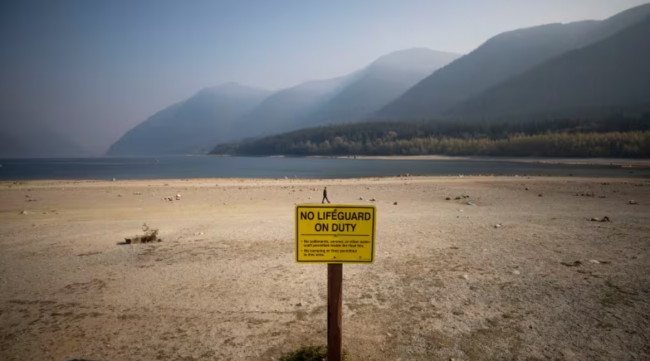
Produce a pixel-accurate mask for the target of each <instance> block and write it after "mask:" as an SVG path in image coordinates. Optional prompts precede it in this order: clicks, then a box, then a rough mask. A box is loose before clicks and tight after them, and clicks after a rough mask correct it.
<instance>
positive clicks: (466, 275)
mask: <svg viewBox="0 0 650 361" xmlns="http://www.w3.org/2000/svg"><path fill="white" fill-rule="evenodd" d="M460 278H462V279H464V280H468V279H469V275H468V274H467V273H465V274H464V275H462V276H460Z"/></svg>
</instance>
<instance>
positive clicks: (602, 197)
mask: <svg viewBox="0 0 650 361" xmlns="http://www.w3.org/2000/svg"><path fill="white" fill-rule="evenodd" d="M598 198H607V196H598Z"/></svg>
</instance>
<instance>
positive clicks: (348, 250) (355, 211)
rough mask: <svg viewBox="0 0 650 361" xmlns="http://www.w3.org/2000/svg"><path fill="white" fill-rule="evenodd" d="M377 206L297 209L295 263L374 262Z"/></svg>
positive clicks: (316, 206)
mask: <svg viewBox="0 0 650 361" xmlns="http://www.w3.org/2000/svg"><path fill="white" fill-rule="evenodd" d="M376 220H377V210H376V208H375V206H350V205H331V204H327V205H298V206H296V262H298V263H373V262H374V261H375V223H376Z"/></svg>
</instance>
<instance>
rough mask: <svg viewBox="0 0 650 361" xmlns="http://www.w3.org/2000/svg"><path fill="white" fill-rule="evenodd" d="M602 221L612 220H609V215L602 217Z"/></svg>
mask: <svg viewBox="0 0 650 361" xmlns="http://www.w3.org/2000/svg"><path fill="white" fill-rule="evenodd" d="M600 221H601V222H611V221H610V220H609V217H607V216H605V217H603V219H601V220H600Z"/></svg>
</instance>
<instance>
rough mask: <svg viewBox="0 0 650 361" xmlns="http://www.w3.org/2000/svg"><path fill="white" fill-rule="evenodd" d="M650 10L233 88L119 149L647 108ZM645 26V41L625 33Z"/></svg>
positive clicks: (191, 102)
mask: <svg viewBox="0 0 650 361" xmlns="http://www.w3.org/2000/svg"><path fill="white" fill-rule="evenodd" d="M648 15H650V4H647V5H642V6H639V7H636V8H633V9H630V10H627V11H624V12H622V13H619V14H617V15H615V16H612V17H610V18H608V19H606V20H603V21H593V20H588V21H580V22H574V23H568V24H548V25H541V26H536V27H531V28H525V29H518V30H513V31H508V32H504V33H502V34H498V35H496V36H494V37H492V38H490V39H489V40H487V41H486V42H485V43H484V44H482V45H481V46H480V47H478V48H477V49H476V50H474V51H473V52H471V53H469V54H467V55H465V56H462V57H459V56H458V55H456V54H451V53H444V52H439V51H435V50H430V49H423V48H414V49H406V50H402V51H397V52H393V53H390V54H387V55H385V56H383V57H381V58H379V59H377V60H376V61H374V62H373V63H371V64H369V65H368V66H366V67H364V68H362V69H361V70H359V71H356V72H354V73H352V74H350V75H347V76H343V77H339V78H334V79H326V80H319V81H311V82H306V83H303V84H300V85H298V86H295V87H291V88H288V89H283V90H279V91H276V92H273V93H271V92H264V91H258V90H253V88H248V87H243V86H240V85H237V84H232V83H231V84H224V85H222V86H219V87H215V88H210V89H205V90H204V91H202V92H199V93H198V94H197V95H195V96H194V97H192V98H190V99H188V100H187V101H185V102H182V103H180V104H179V105H175V106H172V107H169V108H167V109H165V110H163V111H161V112H159V113H157V114H156V115H154V116H152V117H151V118H149V119H148V120H147V121H145V122H143V123H142V124H140V125H139V126H137V127H135V128H134V129H132V130H131V131H129V132H128V133H127V134H125V135H124V137H123V138H122V139H120V141H118V142H117V143H116V144H115V145H113V147H111V150H110V151H109V154H111V155H131V154H186V153H201V152H204V151H206V150H209V149H211V148H212V147H213V146H214V145H215V144H219V143H225V142H232V141H238V140H240V139H242V138H250V137H258V136H261V135H271V134H279V133H282V132H287V131H292V130H295V129H300V128H306V127H310V126H315V125H325V124H335V123H347V122H355V121H363V120H368V119H375V120H376V119H390V120H403V119H436V118H441V119H450V120H453V119H459V120H463V119H464V118H481V117H488V116H489V117H492V118H504V117H526V116H530V115H534V116H542V118H543V117H545V116H550V117H553V116H558V117H561V116H585V117H591V116H593V115H594V114H597V115H600V116H607V115H609V114H612V112H616V111H621V110H632V111H636V112H637V113H642V112H643V111H645V110H647V109H650V107H648V106H647V101H646V100H645V99H648V98H650V96H648V95H647V94H648V91H647V87H646V86H645V84H650V81H647V82H644V80H650V79H648V75H647V66H646V67H645V68H644V61H646V54H645V53H644V54H643V56H642V57H639V56H637V55H636V53H637V52H638V51H639V49H641V48H642V47H643V46H644V45H643V44H644V39H648V38H650V37H648V36H647V35H645V34H642V33H643V31H644V30H643V29H644V26H643V24H645V21H644V19H645V18H646V17H647V16H648ZM638 24H641V25H639V26H640V27H639V28H638V29H637V30H636V32H640V33H639V34H637V35H625V34H627V33H628V32H629V31H631V29H633V28H635V25H638ZM639 29H641V30H639ZM626 39H627V40H626ZM630 39H631V40H630ZM594 49H596V50H594ZM599 49H600V50H599ZM594 58H598V59H594ZM648 62H649V63H650V60H649V61H648ZM623 68H625V69H623ZM599 73H602V74H599ZM629 84H634V85H633V89H628V90H627V91H626V90H625V87H627V86H629ZM605 88H607V89H605ZM235 94H238V95H237V96H234V95H235ZM238 97H239V98H241V99H238ZM252 99H255V100H252ZM161 134H162V135H161Z"/></svg>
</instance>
